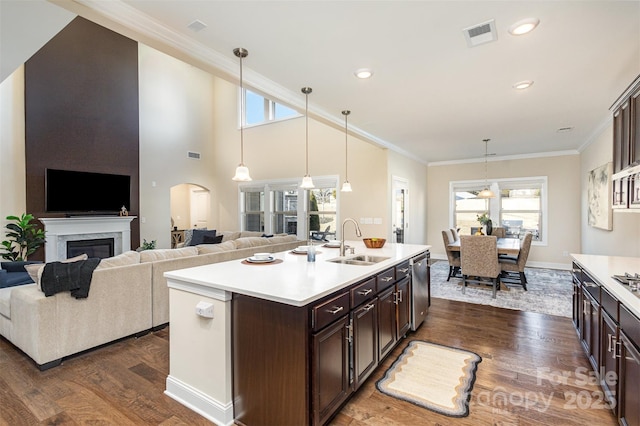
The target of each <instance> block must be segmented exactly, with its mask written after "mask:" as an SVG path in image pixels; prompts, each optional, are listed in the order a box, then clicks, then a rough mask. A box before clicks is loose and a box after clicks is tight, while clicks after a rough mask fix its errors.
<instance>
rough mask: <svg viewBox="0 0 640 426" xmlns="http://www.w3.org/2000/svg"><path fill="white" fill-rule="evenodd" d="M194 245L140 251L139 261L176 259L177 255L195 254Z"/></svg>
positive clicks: (196, 253)
mask: <svg viewBox="0 0 640 426" xmlns="http://www.w3.org/2000/svg"><path fill="white" fill-rule="evenodd" d="M197 255H198V249H197V248H196V247H183V248H179V249H155V250H143V251H141V252H140V263H145V262H154V261H156V260H167V259H177V258H179V257H187V256H197Z"/></svg>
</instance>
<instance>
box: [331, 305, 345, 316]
mask: <svg viewBox="0 0 640 426" xmlns="http://www.w3.org/2000/svg"><path fill="white" fill-rule="evenodd" d="M342 310H344V306H334V307H333V309H327V312H329V313H330V314H331V315H335V314H337V313H338V312H340V311H342Z"/></svg>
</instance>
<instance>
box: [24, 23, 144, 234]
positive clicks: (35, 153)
mask: <svg viewBox="0 0 640 426" xmlns="http://www.w3.org/2000/svg"><path fill="white" fill-rule="evenodd" d="M25 132H26V133H25V137H26V152H25V154H26V174H27V176H26V183H27V188H26V196H27V200H26V205H27V211H28V212H30V213H32V214H34V216H36V217H47V216H48V217H52V216H56V215H55V214H47V213H46V211H45V171H46V169H47V168H54V169H65V170H78V171H89V172H99V173H112V174H122V175H129V176H131V205H130V206H127V208H128V209H129V212H130V214H131V215H138V214H139V187H140V185H139V114H138V44H137V43H136V42H135V41H133V40H131V39H129V38H126V37H124V36H122V35H120V34H117V33H115V32H113V31H111V30H108V29H106V28H104V27H101V26H100V25H97V24H95V23H93V22H91V21H88V20H86V19H84V18H81V17H77V18H76V19H74V20H73V21H71V22H70V23H69V25H67V26H66V27H65V28H64V29H63V30H62V31H60V33H58V34H57V35H56V36H55V37H54V38H52V39H51V40H50V41H49V42H48V43H47V44H46V45H45V46H44V47H42V49H40V50H39V51H38V52H37V53H36V54H35V55H34V56H33V57H31V58H30V59H29V60H28V61H27V63H26V64H25ZM74 190H77V188H69V191H74ZM77 196H78V197H82V191H78V194H77ZM57 216H60V215H59V214H58V215H57ZM139 245H140V226H139V223H138V220H134V221H133V222H132V228H131V246H132V247H138V246H139Z"/></svg>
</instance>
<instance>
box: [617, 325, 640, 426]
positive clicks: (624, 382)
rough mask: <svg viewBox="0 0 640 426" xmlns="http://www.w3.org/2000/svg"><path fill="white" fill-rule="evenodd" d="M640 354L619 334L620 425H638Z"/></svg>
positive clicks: (626, 338) (639, 414)
mask: <svg viewBox="0 0 640 426" xmlns="http://www.w3.org/2000/svg"><path fill="white" fill-rule="evenodd" d="M638 377H640V352H638V350H637V349H636V348H635V345H634V344H633V342H632V341H631V340H630V339H629V338H628V337H627V336H626V335H625V334H624V333H623V332H621V333H620V386H619V389H620V394H619V396H618V404H619V405H618V418H619V420H620V424H622V425H629V426H638V425H640V380H638Z"/></svg>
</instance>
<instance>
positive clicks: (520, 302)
mask: <svg viewBox="0 0 640 426" xmlns="http://www.w3.org/2000/svg"><path fill="white" fill-rule="evenodd" d="M448 273H449V264H448V262H446V261H436V262H435V263H433V264H432V265H431V297H437V298H440V299H448V300H457V301H460V302H467V303H475V304H480V305H491V306H496V307H499V308H507V309H515V310H519V311H527V312H538V313H542V314H549V315H556V316H561V317H571V305H572V295H573V284H572V278H571V272H570V271H562V270H556V269H543V268H525V274H526V276H527V291H524V289H523V288H522V286H519V285H509V291H498V293H497V295H496V298H495V299H493V298H492V297H491V296H492V292H491V287H489V286H487V287H486V288H483V287H479V286H475V285H469V286H467V289H466V294H462V286H461V285H460V283H461V282H462V278H451V280H450V281H448V282H447V275H448Z"/></svg>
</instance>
